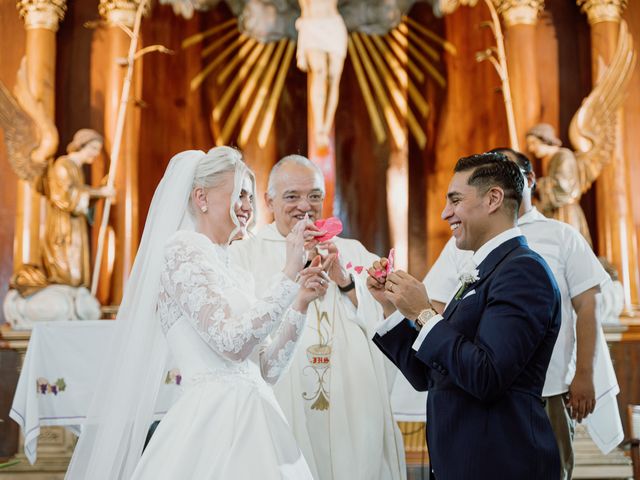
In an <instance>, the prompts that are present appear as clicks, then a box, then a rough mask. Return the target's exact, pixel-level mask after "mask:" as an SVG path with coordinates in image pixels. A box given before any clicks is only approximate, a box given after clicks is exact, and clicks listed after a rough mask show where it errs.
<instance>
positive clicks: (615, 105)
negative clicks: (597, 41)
mask: <svg viewBox="0 0 640 480" xmlns="http://www.w3.org/2000/svg"><path fill="white" fill-rule="evenodd" d="M635 60H636V56H635V51H634V49H633V38H632V37H631V35H630V34H629V33H628V31H627V24H626V22H624V21H622V22H621V23H620V33H619V36H618V46H617V47H616V51H615V53H614V56H613V58H612V60H611V63H610V64H609V66H608V67H607V68H601V69H600V71H601V72H602V74H601V75H600V78H599V79H598V82H597V84H596V86H595V87H594V88H593V90H592V91H591V93H590V94H589V96H588V97H587V98H586V99H584V101H583V102H582V105H581V106H580V109H579V110H578V111H577V112H576V114H575V115H574V116H573V119H572V120H571V124H570V126H569V139H570V140H571V144H572V145H573V148H574V150H575V152H576V158H577V160H578V167H579V169H580V184H581V187H582V191H583V192H585V191H586V190H588V189H589V188H590V187H591V184H592V183H593V182H594V181H595V180H596V178H598V175H600V172H601V171H602V167H603V166H604V165H605V164H606V163H607V162H608V161H609V159H610V158H611V154H612V152H613V149H614V147H615V142H616V127H617V118H616V115H617V111H618V109H619V108H620V107H621V105H622V102H623V100H624V98H625V95H626V91H627V86H628V84H629V81H630V79H631V76H632V74H633V68H634V65H635Z"/></svg>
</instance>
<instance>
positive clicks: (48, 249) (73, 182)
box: [42, 129, 115, 287]
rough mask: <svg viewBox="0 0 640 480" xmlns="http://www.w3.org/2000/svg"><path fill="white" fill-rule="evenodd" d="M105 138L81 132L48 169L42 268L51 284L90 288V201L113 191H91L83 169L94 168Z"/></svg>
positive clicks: (96, 133)
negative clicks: (88, 227) (83, 166)
mask: <svg viewBox="0 0 640 480" xmlns="http://www.w3.org/2000/svg"><path fill="white" fill-rule="evenodd" d="M102 145H103V139H102V135H100V134H99V133H98V132H96V131H94V130H90V129H82V130H78V132H76V134H75V135H74V137H73V141H72V142H71V143H70V144H69V145H68V146H67V152H68V154H67V155H63V156H61V157H59V158H58V159H57V160H56V161H55V162H53V163H52V165H51V166H50V167H49V168H48V169H47V173H46V176H45V178H44V182H43V185H44V192H45V195H46V197H47V214H46V221H45V229H44V242H43V249H42V250H43V252H42V254H43V264H44V268H45V272H46V274H47V279H48V283H54V284H62V285H70V286H72V287H80V286H85V287H88V286H89V285H90V282H91V276H90V268H89V235H88V231H87V218H86V215H87V211H88V208H89V201H90V200H91V199H94V198H106V197H111V196H113V195H114V193H115V192H114V190H113V189H112V188H111V187H101V188H92V187H90V186H89V185H87V184H86V181H85V178H84V173H83V171H82V165H84V164H91V163H92V162H93V161H94V159H95V158H96V157H97V156H98V155H99V154H100V152H101V150H102Z"/></svg>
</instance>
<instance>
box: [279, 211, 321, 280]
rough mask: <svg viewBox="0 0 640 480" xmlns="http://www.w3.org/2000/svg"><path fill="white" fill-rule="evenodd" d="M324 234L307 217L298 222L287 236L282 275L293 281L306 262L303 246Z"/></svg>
mask: <svg viewBox="0 0 640 480" xmlns="http://www.w3.org/2000/svg"><path fill="white" fill-rule="evenodd" d="M323 233H324V232H321V231H319V230H318V227H316V226H315V225H314V224H313V222H312V221H311V220H309V216H308V215H305V217H304V218H303V219H302V220H300V221H298V223H296V224H295V225H294V227H293V228H292V229H291V232H289V235H287V239H286V240H287V253H286V260H285V265H284V269H283V270H282V271H283V272H284V274H285V275H286V276H287V277H289V278H290V279H291V280H295V279H296V278H297V276H298V272H300V270H302V269H303V267H304V264H305V263H306V261H307V254H306V252H305V245H306V244H308V242H309V241H312V240H313V239H314V238H315V237H316V236H318V235H322V234H323Z"/></svg>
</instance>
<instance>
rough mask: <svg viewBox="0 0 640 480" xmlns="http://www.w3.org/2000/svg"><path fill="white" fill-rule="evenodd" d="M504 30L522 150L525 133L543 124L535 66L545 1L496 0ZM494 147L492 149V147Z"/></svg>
mask: <svg viewBox="0 0 640 480" xmlns="http://www.w3.org/2000/svg"><path fill="white" fill-rule="evenodd" d="M493 4H494V5H495V7H496V10H497V12H498V14H500V16H501V17H502V21H503V22H504V26H505V51H506V57H507V68H508V70H509V85H510V86H511V97H512V101H513V111H514V116H515V123H516V129H517V131H518V142H519V145H517V146H516V145H514V146H513V148H518V149H520V150H523V149H524V146H525V133H526V132H527V130H528V129H529V128H531V127H533V126H534V125H535V124H536V123H538V122H539V121H540V90H539V88H538V69H537V64H536V23H537V22H538V13H539V12H541V11H542V10H543V8H544V1H543V0H493ZM492 147H493V146H492Z"/></svg>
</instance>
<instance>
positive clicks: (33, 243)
mask: <svg viewBox="0 0 640 480" xmlns="http://www.w3.org/2000/svg"><path fill="white" fill-rule="evenodd" d="M16 6H17V8H18V11H19V12H20V18H22V19H23V21H24V25H25V29H26V30H27V33H26V48H25V58H26V67H27V81H28V82H29V89H30V91H31V93H32V95H33V97H34V98H35V100H36V101H38V102H42V104H43V105H44V108H45V111H46V112H47V113H48V115H49V116H50V118H51V119H53V118H54V114H55V83H56V32H57V31H58V24H59V22H61V21H62V19H63V18H64V14H65V11H66V9H67V5H66V0H19V1H18V2H17V5H16ZM43 201H44V200H43V198H42V196H41V195H40V194H39V193H38V192H37V191H36V190H35V188H34V186H33V184H31V183H29V182H26V181H24V180H18V188H17V199H16V206H17V208H16V232H15V237H14V246H13V270H14V272H17V271H18V270H19V269H20V267H21V266H22V265H24V264H30V265H36V266H41V265H42V260H41V256H40V238H41V230H42V229H41V224H42V218H41V217H42V215H44V205H43Z"/></svg>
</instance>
